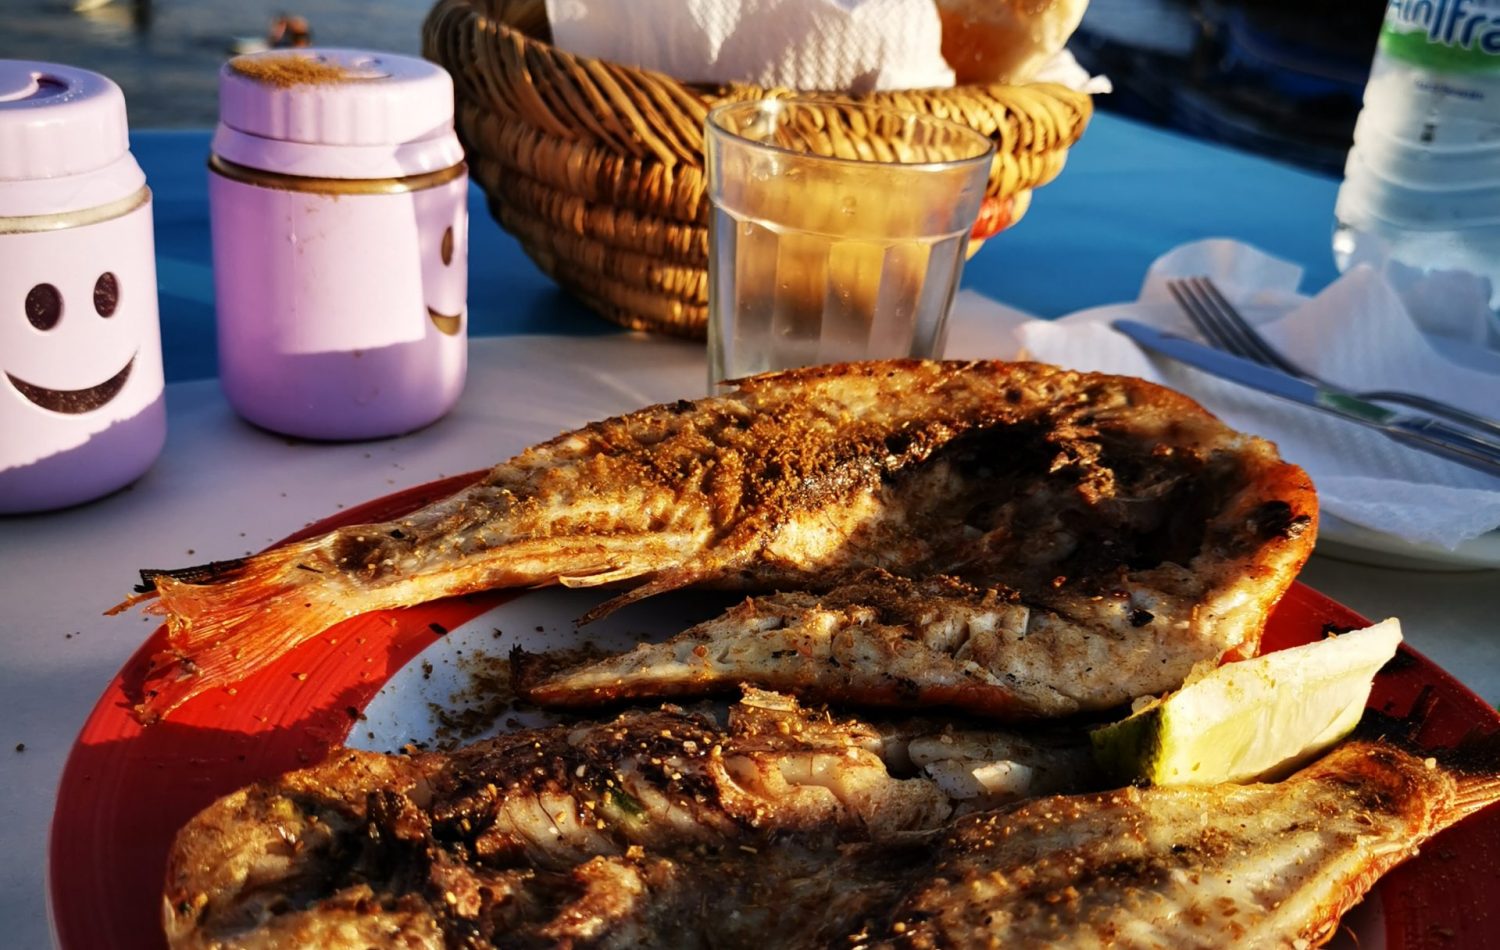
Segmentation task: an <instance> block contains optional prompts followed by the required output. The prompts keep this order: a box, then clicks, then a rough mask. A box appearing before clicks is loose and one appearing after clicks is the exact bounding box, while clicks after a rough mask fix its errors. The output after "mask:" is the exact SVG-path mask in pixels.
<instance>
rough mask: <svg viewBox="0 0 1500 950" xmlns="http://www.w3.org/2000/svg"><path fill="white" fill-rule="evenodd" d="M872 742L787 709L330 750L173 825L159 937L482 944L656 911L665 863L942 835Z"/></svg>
mask: <svg viewBox="0 0 1500 950" xmlns="http://www.w3.org/2000/svg"><path fill="white" fill-rule="evenodd" d="M878 745H879V738H878V734H877V733H875V732H874V731H872V730H871V729H869V728H868V727H866V726H863V725H862V724H859V723H842V724H841V723H836V722H833V721H832V720H829V719H827V718H825V717H820V716H818V715H816V714H813V713H811V712H808V711H804V710H801V709H800V708H799V707H797V706H796V704H795V703H791V704H782V705H779V706H778V707H776V708H767V709H764V710H761V711H745V712H744V714H743V715H742V716H741V718H740V719H739V720H737V721H736V722H734V723H732V724H731V726H730V728H728V729H725V728H722V727H718V726H716V724H715V723H714V722H713V721H712V720H710V719H708V718H705V717H703V716H699V715H692V714H687V713H684V712H681V711H679V710H673V709H663V710H660V711H654V712H635V713H629V714H626V715H624V716H621V717H620V718H618V719H616V720H614V721H613V722H608V723H595V724H581V725H576V726H555V727H550V728H547V729H539V730H530V731H526V732H517V733H511V734H508V735H505V736H501V737H499V738H497V739H494V740H490V741H488V742H484V743H479V744H477V745H475V746H471V747H468V748H465V749H462V750H459V751H456V752H454V753H451V754H444V753H424V754H418V755H414V756H410V757H407V756H387V755H380V754H376V753H369V752H360V751H356V750H347V749H346V750H341V751H339V752H337V753H335V754H334V755H333V756H332V757H331V758H330V759H329V760H328V761H327V762H325V763H324V764H323V765H321V766H317V767H314V768H311V769H306V770H302V771H300V772H293V773H289V774H288V775H286V776H284V777H282V778H281V779H279V780H277V781H275V782H270V783H262V784H260V785H256V786H252V787H250V788H249V789H244V790H241V791H239V792H236V793H233V794H231V795H229V796H226V797H225V798H222V799H220V800H219V801H218V802H216V803H214V804H213V805H211V806H210V807H209V808H207V809H205V810H204V811H203V812H201V813H200V814H199V815H198V816H197V817H195V818H194V819H193V820H192V821H191V822H189V824H188V825H187V826H186V827H185V828H184V829H183V830H182V831H181V832H179V834H178V836H177V840H176V843H175V845H174V847H173V850H172V853H171V856H170V859H169V862H168V872H167V884H166V889H165V892H164V902H163V915H164V926H165V931H166V933H167V936H168V939H169V942H170V943H171V945H172V946H173V947H174V948H185V947H192V948H198V947H219V948H230V947H235V948H251V947H274V946H277V945H278V943H277V941H282V943H281V944H279V945H284V946H291V945H319V946H330V947H345V946H348V947H360V948H364V947H368V946H444V945H448V946H462V945H469V944H470V943H472V942H473V941H475V940H478V941H479V943H477V944H476V945H479V946H489V945H490V944H489V943H487V942H485V941H489V940H491V939H492V938H493V937H494V935H495V934H496V933H502V932H507V931H509V930H511V929H515V928H524V927H525V926H528V923H527V922H532V923H537V925H538V926H542V925H544V924H545V925H547V926H556V927H561V926H562V923H563V922H562V921H561V918H560V917H558V916H557V915H562V917H566V916H567V915H574V916H577V915H578V914H581V913H583V911H582V910H581V908H582V907H584V906H585V905H590V904H597V903H599V902H604V903H606V904H607V903H609V901H611V900H616V901H617V900H618V899H619V897H620V889H621V888H624V889H625V891H627V892H628V891H630V890H631V889H632V888H635V889H638V890H639V891H640V893H638V894H636V895H635V896H636V897H639V898H641V900H644V899H645V896H649V894H650V893H655V894H656V898H654V899H657V900H658V903H660V902H661V901H666V902H667V903H670V899H669V895H670V894H671V893H674V892H675V891H674V889H680V888H681V887H682V886H683V885H682V883H681V882H680V881H678V878H677V877H675V875H677V874H678V871H677V870H676V869H677V868H679V867H680V865H681V864H682V862H681V860H680V859H677V858H672V856H673V855H675V854H676V853H677V852H679V851H686V852H690V853H692V854H694V855H699V856H703V855H707V856H713V855H716V854H720V853H722V852H732V853H733V854H750V853H753V852H755V851H756V850H757V849H758V848H760V847H762V846H769V845H771V844H773V843H774V842H775V841H776V840H777V839H780V838H783V837H786V836H789V835H790V836H811V837H813V838H817V837H819V836H828V837H830V840H831V839H832V838H833V837H836V838H837V839H838V840H840V841H851V842H858V841H865V840H877V839H888V838H893V837H898V836H900V835H902V834H905V833H909V832H911V831H914V830H922V829H931V828H936V827H939V826H941V824H942V822H943V821H944V820H945V819H946V818H947V817H948V815H950V814H951V813H952V811H953V800H952V799H950V798H949V797H948V796H947V795H946V794H945V793H944V792H942V791H941V789H940V788H939V787H938V786H937V785H936V783H934V782H932V781H930V780H927V779H925V778H898V777H896V776H893V775H892V774H891V773H890V772H889V770H888V769H887V768H886V766H885V764H884V763H883V761H882V760H881V759H880V757H879V755H878V754H877V751H875V750H876V748H877V747H878ZM741 849H743V850H741ZM663 856H665V857H666V858H672V860H670V861H666V862H665V863H663V860H664V857H663ZM714 860H718V859H717V858H715V859H714ZM804 863H805V860H804ZM688 880H689V882H691V881H692V879H691V878H689V879H688ZM674 881H678V883H674ZM752 885H753V886H759V885H754V882H753V881H748V880H747V882H746V884H745V886H746V887H751V886H752ZM694 886H696V885H694ZM663 895H667V896H663ZM695 899H696V898H695ZM626 903H627V904H628V905H629V906H632V907H635V906H637V905H639V904H640V901H635V900H632V901H628V902H626ZM653 906H655V905H653ZM673 906H675V905H673ZM570 908H571V909H570ZM659 910H660V908H657V910H653V911H651V913H652V914H654V915H657V916H660V914H658V911H659ZM591 913H595V914H602V915H603V917H602V918H601V919H612V918H610V914H609V913H606V912H605V910H603V909H601V908H598V907H596V908H595V909H594V911H592V912H591ZM662 913H665V912H664V911H663V912H662ZM667 916H668V917H670V916H671V915H670V914H668V915H667ZM617 922H618V921H617ZM346 925H347V926H346ZM655 926H658V925H653V927H655ZM660 926H665V925H664V924H662V925H660ZM341 934H342V936H340V935H341ZM575 936H576V935H575ZM596 936H598V935H597V934H596ZM304 938H305V939H304ZM601 939H602V938H601ZM585 943H586V942H585ZM497 945H504V941H497ZM521 945H533V944H524V943H523V944H521ZM534 945H549V944H547V943H546V942H541V943H537V944H534ZM557 945H567V944H566V942H564V941H561V940H559V942H558V944H557ZM600 945H607V944H600Z"/></svg>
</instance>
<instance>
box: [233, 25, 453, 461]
mask: <svg viewBox="0 0 1500 950" xmlns="http://www.w3.org/2000/svg"><path fill="white" fill-rule="evenodd" d="M209 169H210V175H209V207H210V212H211V218H212V228H213V259H214V287H215V297H216V301H217V307H218V337H219V376H220V378H221V380H222V382H223V385H224V391H225V393H226V394H227V396H228V397H229V401H230V403H231V404H232V405H233V406H234V408H235V410H236V411H237V412H238V413H240V415H242V416H243V417H245V418H246V419H248V420H250V421H251V422H253V423H255V424H257V425H260V426H263V427H265V428H267V429H273V430H275V431H277V432H283V433H286V434H289V435H297V436H304V437H307V438H314V439H366V438H376V437H380V436H389V435H397V434H399V433H402V432H409V431H411V430H413V429H417V428H420V427H421V426H424V425H427V424H428V423H430V422H433V421H434V420H436V419H438V418H440V417H441V416H442V415H443V414H444V413H446V412H447V411H448V410H449V409H450V408H452V406H453V404H454V402H455V401H457V399H458V396H459V393H460V392H461V391H462V389H463V382H464V373H465V368H466V365H467V343H468V339H467V333H466V330H467V319H466V313H465V297H466V294H467V289H468V270H467V246H468V216H467V206H466V203H465V202H466V199H467V190H468V174H467V169H466V167H465V165H464V162H463V149H462V147H461V146H460V145H459V142H458V138H457V136H456V135H455V134H454V132H453V83H452V80H451V78H450V77H449V76H448V74H447V73H446V72H445V71H444V70H443V69H442V68H441V67H439V66H436V65H434V64H432V63H429V62H426V61H425V60H421V59H415V58H412V57H407V56H397V55H394V54H388V53H366V52H358V51H354V50H337V49H322V50H319V49H301V50H292V51H272V52H266V53H257V54H253V55H249V56H240V57H236V58H235V59H232V60H230V61H229V62H228V63H226V64H225V66H224V68H223V69H222V70H221V71H220V73H219V126H218V129H217V131H216V132H215V135H214V139H213V154H212V156H211V157H210V159H209Z"/></svg>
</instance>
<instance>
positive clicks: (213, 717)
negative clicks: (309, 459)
mask: <svg viewBox="0 0 1500 950" xmlns="http://www.w3.org/2000/svg"><path fill="white" fill-rule="evenodd" d="M477 474H478V473H473V474H469V475H460V476H455V477H453V478H447V479H443V480H442V481H438V482H433V483H431V484H428V485H423V486H421V487H418V488H414V489H409V490H407V491H403V492H399V493H397V494H394V495H390V496H387V497H385V498H381V499H378V500H376V501H372V502H369V503H368V504H365V505H361V506H359V507H357V508H353V509H349V510H347V511H343V512H340V513H339V514H338V515H336V516H334V517H332V518H329V519H327V520H325V521H322V522H319V523H318V524H315V525H311V526H309V527H308V528H306V529H304V530H303V531H301V532H299V533H298V534H297V535H295V536H294V539H295V538H301V537H306V536H309V535H312V534H317V533H321V532H324V531H327V530H329V529H331V528H334V527H337V526H339V525H343V524H355V523H359V522H364V521H381V520H386V519H389V518H393V517H396V516H398V515H401V514H404V513H406V512H408V511H410V510H412V509H414V508H417V507H419V506H421V505H423V504H426V503H427V502H429V501H432V500H434V499H436V498H439V497H442V496H444V495H447V494H450V493H451V492H453V491H456V490H457V489H458V488H460V487H462V486H463V485H465V484H467V483H468V482H469V481H472V480H473V479H474V478H475V477H477ZM289 540H292V539H289ZM507 596H511V595H506V594H491V595H484V596H479V597H464V598H452V599H449V600H445V601H440V602H437V603H432V604H426V605H422V606H419V607H413V608H409V609H406V610H392V611H378V612H375V613H372V614H366V615H364V616H360V617H355V618H353V619H351V620H348V621H345V622H343V623H341V624H339V625H338V626H336V627H333V628H331V629H329V630H328V631H327V632H325V633H324V634H322V635H321V636H318V637H315V638H313V639H312V640H311V641H309V642H307V643H304V644H302V645H301V646H299V647H298V648H297V649H295V650H293V651H292V652H291V653H290V654H288V655H287V656H285V657H283V658H282V659H281V660H279V661H278V662H276V663H275V664H273V665H272V666H270V667H269V668H267V669H264V670H262V671H261V672H259V673H258V674H256V675H255V676H253V677H252V678H250V679H249V680H247V681H245V682H243V683H240V684H239V686H238V687H237V688H236V692H235V695H233V696H228V695H226V694H224V693H223V692H218V691H215V692H210V693H205V694H203V695H201V696H198V697H196V698H195V699H193V700H191V701H189V702H188V703H187V704H185V705H183V706H182V707H181V708H179V709H178V710H177V711H176V712H175V713H174V714H173V715H172V717H171V719H169V720H168V721H166V722H164V723H161V724H158V725H155V726H152V727H151V728H149V729H142V728H141V727H140V726H139V725H138V724H137V723H136V722H135V720H134V719H132V718H131V716H130V707H131V705H132V702H133V699H132V698H131V697H132V696H138V694H139V690H140V683H141V679H142V675H143V673H144V671H145V669H146V667H147V665H148V661H149V658H150V656H151V655H152V654H153V653H156V652H158V651H160V650H162V649H163V648H164V647H165V637H166V632H165V629H164V628H163V629H158V630H157V631H156V632H155V633H154V634H153V635H152V636H151V638H150V639H149V640H147V641H146V643H145V644H143V645H142V646H141V648H140V649H139V650H138V651H136V654H135V656H133V657H132V658H131V660H130V662H129V663H127V664H126V665H125V668H124V669H122V670H121V671H120V673H119V674H118V675H117V676H116V677H115V679H114V681H113V682H111V683H110V684H109V688H108V689H107V690H105V692H104V695H103V696H102V697H101V698H100V699H99V703H98V705H97V706H95V707H94V711H93V713H92V714H91V715H90V716H89V719H88V721H87V722H86V723H85V724H84V726H83V730H82V732H81V733H80V734H79V736H78V741H77V742H76V743H75V744H74V746H73V750H72V752H71V754H70V755H69V757H68V763H67V766H66V768H65V769H64V770H63V775H62V783H61V786H60V787H59V789H58V794H57V808H56V811H55V812H54V815H53V819H52V841H51V846H50V849H49V863H50V867H49V871H50V873H49V881H48V890H49V898H50V901H51V909H52V919H53V925H54V928H55V931H56V935H57V942H58V945H59V946H60V947H62V948H63V950H106V948H126V947H128V948H160V947H162V946H163V945H164V940H163V938H162V935H161V923H160V913H161V910H160V908H161V886H162V881H163V878H164V874H165V869H166V854H167V849H168V847H169V846H170V844H171V841H172V836H173V835H174V834H175V833H176V831H177V829H178V828H179V827H181V826H182V825H183V824H184V823H186V821H187V820H188V819H189V818H190V817H191V816H192V815H193V814H195V813H196V812H197V811H198V810H200V809H202V808H203V807H204V806H206V805H208V804H209V802H211V801H213V800H214V799H215V798H218V797H219V796H221V795H224V794H226V793H228V792H230V791H233V790H234V789H236V788H239V787H241V786H243V785H246V784H248V783H250V782H253V781H256V780H259V779H265V778H270V777H273V776H275V775H278V774H280V773H282V772H284V771H287V770H288V769H293V768H297V767H300V766H303V765H307V764H309V763H312V762H316V761H318V760H319V759H320V758H322V757H323V755H324V754H325V752H326V751H327V750H328V749H329V748H330V747H331V746H335V745H338V744H340V743H342V742H343V741H344V740H345V738H346V737H347V736H348V734H349V731H350V727H351V725H352V724H353V722H354V721H355V719H356V717H358V715H359V714H360V711H361V710H362V709H363V708H364V706H365V704H366V703H367V702H369V701H370V699H371V697H373V696H374V695H375V693H376V692H377V691H379V690H380V688H381V686H382V685H383V684H384V683H385V682H386V680H387V679H389V678H390V677H391V676H392V675H394V674H395V672H396V671H397V670H399V669H400V668H401V667H402V666H403V665H404V664H405V663H407V662H408V661H410V660H411V659H412V658H413V657H415V656H417V655H418V654H419V653H421V652H422V651H423V650H424V649H426V648H427V647H428V646H429V645H431V644H432V643H433V641H434V639H435V638H436V636H437V634H435V633H434V632H433V629H432V627H431V626H429V625H433V624H435V625H437V626H438V627H439V628H440V629H444V630H451V629H454V628H455V627H457V626H459V625H460V624H463V623H465V622H466V621H468V620H471V619H473V618H474V617H477V616H479V615H480V614H481V613H483V612H485V611H487V610H489V609H491V608H493V607H495V606H496V605H498V604H500V603H501V602H503V601H504V600H505V599H506V598H507ZM1330 625H1332V626H1334V627H1340V628H1348V627H1357V626H1364V625H1366V621H1365V620H1364V618H1362V617H1360V616H1359V615H1357V614H1355V613H1354V612H1353V611H1351V610H1349V609H1348V608H1346V607H1343V606H1341V605H1340V604H1337V603H1335V602H1334V601H1332V600H1329V599H1328V598H1327V597H1324V596H1323V595H1321V594H1319V593H1317V592H1315V591H1313V590H1311V589H1310V588H1308V587H1304V586H1302V585H1301V584H1297V585H1294V586H1293V587H1292V589H1291V590H1290V591H1289V592H1288V593H1287V595H1286V597H1285V598H1284V599H1283V600H1282V602H1281V604H1280V605H1279V606H1278V607H1277V608H1276V610H1275V612H1274V613H1273V614H1272V616H1271V621H1270V624H1269V626H1268V627H1267V630H1266V636H1265V642H1264V649H1267V650H1273V649H1280V648H1283V647H1287V646H1292V645H1294V644H1299V643H1307V642H1309V641H1312V640H1316V639H1319V638H1321V637H1322V636H1323V633H1324V630H1325V628H1326V627H1328V626H1330ZM1402 658H1404V662H1399V663H1394V664H1392V668H1390V669H1388V670H1387V671H1386V672H1384V673H1382V675H1381V676H1380V677H1379V679H1378V680H1377V681H1376V684H1375V691H1374V693H1373V695H1372V696H1371V700H1370V702H1371V705H1372V706H1377V707H1379V708H1381V709H1383V710H1385V711H1387V712H1390V713H1392V714H1395V715H1402V714H1404V713H1406V712H1407V711H1408V710H1409V709H1410V708H1411V707H1412V705H1413V704H1414V703H1415V702H1416V700H1417V697H1418V696H1419V695H1420V694H1422V693H1423V692H1424V691H1425V692H1426V694H1427V699H1426V700H1425V701H1424V702H1426V703H1430V704H1431V713H1430V715H1429V716H1428V719H1427V724H1426V727H1425V728H1424V731H1423V734H1422V736H1421V737H1420V738H1421V740H1422V741H1423V742H1424V743H1427V744H1430V745H1442V744H1445V743H1451V742H1454V741H1456V740H1457V739H1458V738H1459V737H1460V736H1462V735H1463V734H1465V733H1466V732H1468V731H1469V730H1470V729H1472V728H1473V727H1474V726H1475V725H1482V724H1496V723H1500V716H1497V714H1496V712H1495V710H1493V709H1491V708H1490V707H1489V706H1488V705H1486V704H1485V703H1484V701H1483V700H1481V699H1479V697H1477V696H1475V695H1474V694H1473V693H1471V692H1469V690H1467V689H1465V688H1464V687H1463V686H1462V685H1461V684H1460V683H1459V682H1458V681H1457V680H1455V679H1454V678H1453V677H1451V676H1449V675H1448V674H1447V673H1445V672H1443V671H1442V670H1441V669H1439V668H1438V667H1437V666H1435V665H1434V664H1433V663H1431V662H1430V661H1429V660H1427V659H1426V658H1424V657H1422V656H1421V655H1419V654H1417V653H1415V652H1414V651H1411V650H1408V649H1406V648H1405V647H1403V648H1402ZM1379 893H1380V896H1381V903H1382V905H1383V910H1384V919H1385V929H1386V938H1385V939H1386V946H1387V947H1388V948H1391V950H1415V948H1419V947H1442V948H1446V950H1455V948H1478V947H1493V946H1495V945H1496V940H1497V937H1496V934H1497V932H1500V919H1497V918H1496V917H1494V916H1492V912H1491V908H1492V907H1500V808H1491V809H1489V810H1487V811H1485V812H1484V813H1483V814H1480V815H1476V816H1474V817H1473V818H1470V819H1469V820H1468V821H1466V822H1464V823H1463V824H1462V825H1461V826H1459V827H1458V828H1455V829H1453V830H1450V831H1449V832H1447V833H1445V834H1443V835H1441V836H1439V837H1438V838H1436V839H1434V840H1433V841H1432V842H1430V843H1429V844H1428V845H1427V846H1426V847H1425V848H1424V849H1423V851H1422V854H1421V856H1420V857H1418V858H1416V859H1415V860H1412V861H1409V862H1407V863H1406V864H1405V865H1403V866H1401V867H1399V868H1397V869H1396V870H1395V871H1393V872H1391V873H1390V874H1388V875H1387V876H1386V877H1385V878H1384V879H1383V880H1382V881H1381V882H1380V885H1379ZM1360 936H1361V937H1367V936H1368V935H1364V934H1361V935H1360Z"/></svg>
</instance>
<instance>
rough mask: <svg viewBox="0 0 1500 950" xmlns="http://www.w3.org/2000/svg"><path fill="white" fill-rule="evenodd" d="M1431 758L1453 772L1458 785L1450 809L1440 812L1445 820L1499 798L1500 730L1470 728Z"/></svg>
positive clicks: (1478, 808)
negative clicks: (1460, 738)
mask: <svg viewBox="0 0 1500 950" xmlns="http://www.w3.org/2000/svg"><path fill="white" fill-rule="evenodd" d="M1434 758H1436V759H1437V761H1438V763H1439V764H1440V765H1441V766H1442V767H1443V768H1444V769H1446V770H1448V771H1449V772H1451V773H1452V774H1453V777H1454V781H1455V784H1456V786H1457V788H1456V790H1455V793H1454V796H1453V801H1452V802H1451V803H1450V804H1449V806H1448V807H1449V808H1450V809H1451V811H1452V813H1451V814H1449V815H1444V816H1442V819H1443V820H1444V823H1445V824H1451V823H1452V822H1456V821H1459V820H1461V819H1463V818H1465V817H1466V816H1468V815H1471V814H1473V813H1474V812H1476V811H1479V810H1481V809H1483V808H1487V807H1488V806H1490V805H1493V804H1494V803H1495V802H1500V730H1495V731H1492V732H1489V733H1480V732H1478V730H1476V731H1474V732H1471V733H1470V734H1469V735H1467V736H1465V737H1464V738H1463V739H1462V740H1461V741H1460V742H1459V743H1458V744H1457V745H1456V746H1454V747H1453V748H1451V749H1444V750H1441V751H1439V752H1437V753H1435V754H1434Z"/></svg>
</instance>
